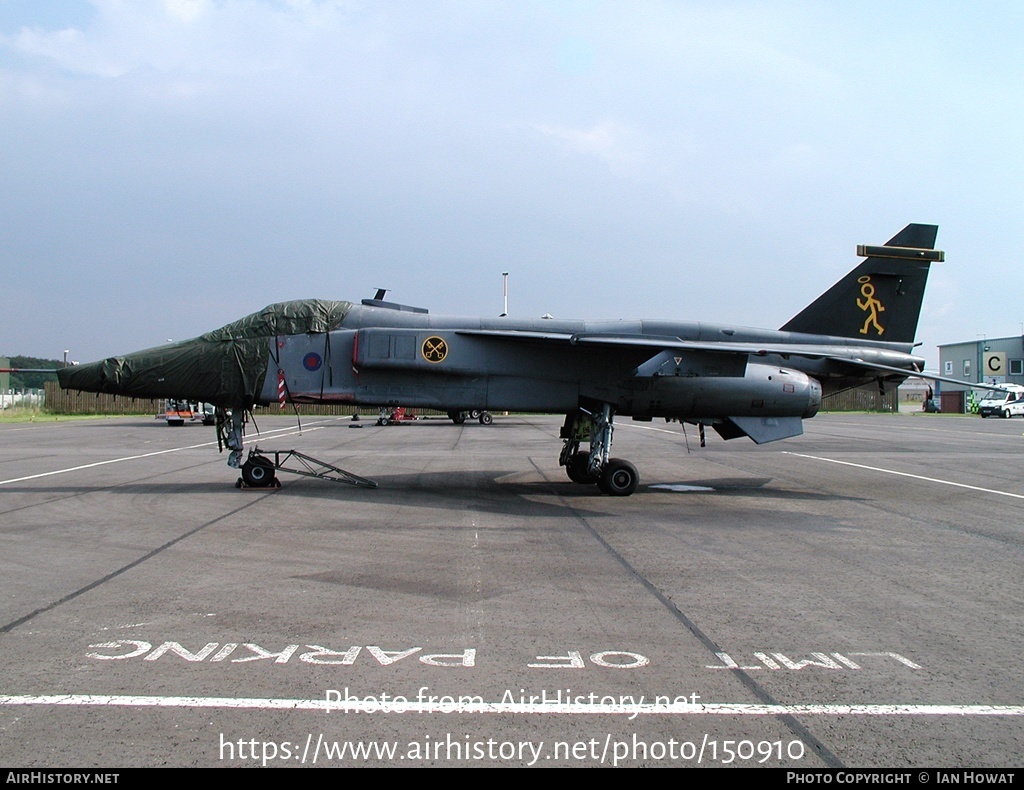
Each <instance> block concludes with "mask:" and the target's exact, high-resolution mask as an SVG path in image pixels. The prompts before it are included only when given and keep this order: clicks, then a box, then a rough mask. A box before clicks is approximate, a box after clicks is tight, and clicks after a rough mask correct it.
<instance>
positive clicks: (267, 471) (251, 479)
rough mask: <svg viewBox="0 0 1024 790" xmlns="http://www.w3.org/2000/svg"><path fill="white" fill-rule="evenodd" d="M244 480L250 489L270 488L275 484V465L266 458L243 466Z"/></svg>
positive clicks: (253, 460) (250, 461)
mask: <svg viewBox="0 0 1024 790" xmlns="http://www.w3.org/2000/svg"><path fill="white" fill-rule="evenodd" d="M242 479H243V480H244V481H245V484H246V485H247V486H249V487H250V488H268V487H269V486H272V485H273V484H274V465H273V464H272V463H270V462H269V461H267V460H266V459H265V458H254V459H252V460H249V461H246V462H245V463H244V464H242Z"/></svg>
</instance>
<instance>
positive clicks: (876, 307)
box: [857, 275, 885, 335]
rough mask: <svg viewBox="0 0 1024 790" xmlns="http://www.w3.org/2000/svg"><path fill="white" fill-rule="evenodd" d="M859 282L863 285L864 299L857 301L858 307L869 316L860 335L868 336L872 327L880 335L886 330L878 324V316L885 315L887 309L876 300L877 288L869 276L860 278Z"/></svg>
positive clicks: (861, 288) (861, 289) (862, 294)
mask: <svg viewBox="0 0 1024 790" xmlns="http://www.w3.org/2000/svg"><path fill="white" fill-rule="evenodd" d="M857 282H859V283H861V286H860V295H861V296H863V297H864V298H863V299H858V300H857V307H859V308H860V309H861V310H863V311H864V312H866V313H867V314H868V317H867V318H865V319H864V326H863V327H861V330H860V333H861V334H862V335H866V334H867V333H868V327H869V326H870V327H874V328H875V332H876V334H879V335H880V334H882V333H883V332H884V331H885V329H884V328H883V327H882V325H881V324H879V323H878V314H879V313H884V312H885V307H884V306H883V305H882V303H881V302H880V301H878V299H876V298H875V286H873V285H872V284H871V278H870V277H868V276H867V275H865V276H863V277H859V278H858V279H857Z"/></svg>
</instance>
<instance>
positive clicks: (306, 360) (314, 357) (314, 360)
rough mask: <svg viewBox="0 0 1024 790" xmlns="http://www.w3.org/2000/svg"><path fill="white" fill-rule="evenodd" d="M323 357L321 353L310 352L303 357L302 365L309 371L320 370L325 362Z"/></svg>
mask: <svg viewBox="0 0 1024 790" xmlns="http://www.w3.org/2000/svg"><path fill="white" fill-rule="evenodd" d="M323 362H324V361H323V358H321V356H320V355H319V354H314V353H312V352H311V353H309V354H306V356H304V357H303V358H302V366H303V367H304V368H305V369H306V370H309V371H317V370H320V366H321V365H322V364H323Z"/></svg>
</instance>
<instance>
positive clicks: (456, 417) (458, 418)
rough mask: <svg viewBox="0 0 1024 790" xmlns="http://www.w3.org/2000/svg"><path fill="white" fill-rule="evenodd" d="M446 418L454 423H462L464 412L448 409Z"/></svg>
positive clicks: (464, 418) (464, 416) (464, 417)
mask: <svg viewBox="0 0 1024 790" xmlns="http://www.w3.org/2000/svg"><path fill="white" fill-rule="evenodd" d="M448 418H449V419H450V420H451V421H452V422H454V423H455V424H456V425H462V423H464V422H465V421H466V412H464V411H450V412H448Z"/></svg>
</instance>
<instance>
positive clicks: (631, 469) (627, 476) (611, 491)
mask: <svg viewBox="0 0 1024 790" xmlns="http://www.w3.org/2000/svg"><path fill="white" fill-rule="evenodd" d="M639 484H640V473H639V472H637V471H636V467H635V466H633V464H631V463H630V462H629V461H624V460H622V459H621V458H612V459H611V460H610V461H608V463H607V464H606V465H605V467H604V470H602V472H601V478H600V479H599V480H598V481H597V487H598V488H600V489H601V491H603V492H604V493H606V494H608V496H629V495H630V494H632V493H633V492H634V491H636V487H637V486H638V485H639Z"/></svg>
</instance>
